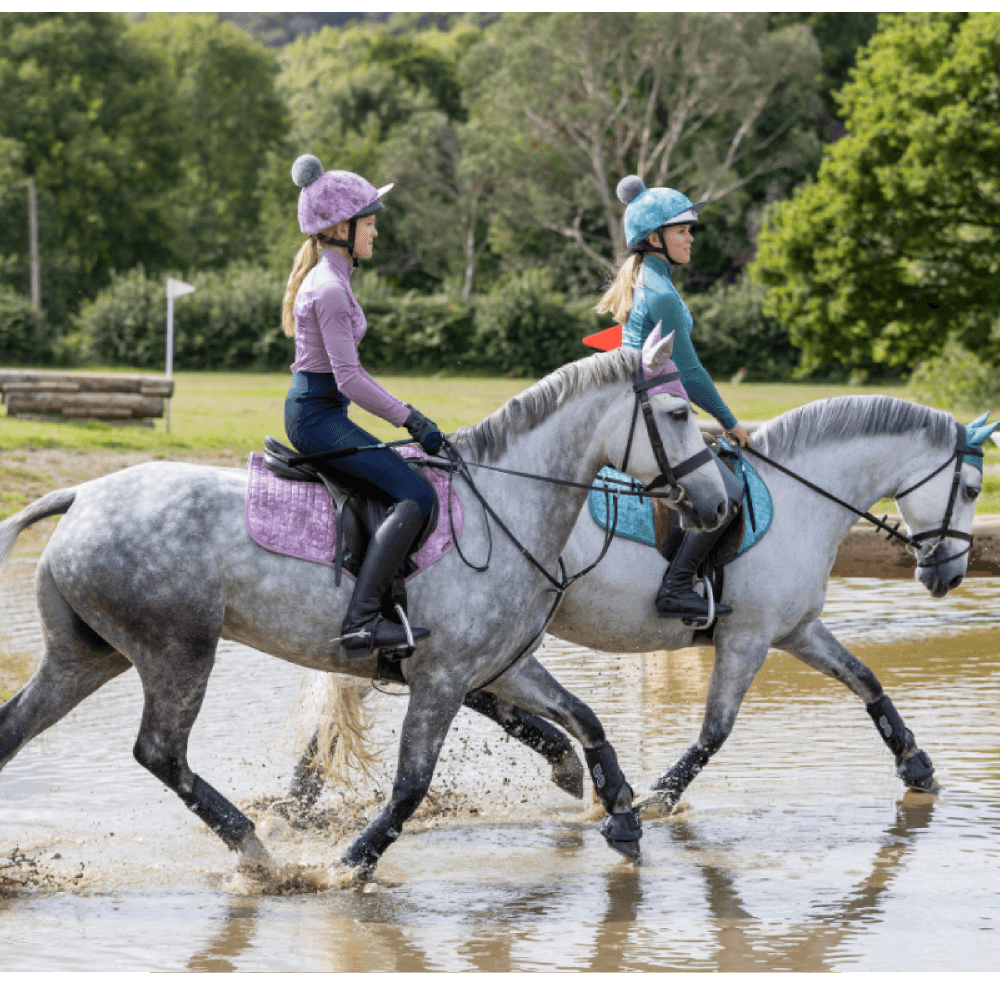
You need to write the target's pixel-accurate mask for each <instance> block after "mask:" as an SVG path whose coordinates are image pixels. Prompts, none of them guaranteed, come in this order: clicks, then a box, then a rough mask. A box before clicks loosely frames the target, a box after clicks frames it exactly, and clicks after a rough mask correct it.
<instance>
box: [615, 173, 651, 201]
mask: <svg viewBox="0 0 1000 1000" xmlns="http://www.w3.org/2000/svg"><path fill="white" fill-rule="evenodd" d="M645 190H646V185H645V184H643V183H642V178H641V177H640V176H639V175H638V174H629V175H628V177H623V178H622V179H621V180H620V181H619V182H618V187H616V188H615V194H616V195H618V200H619V201H620V202H621V203H622V204H623V205H627V204H628V203H629V202H631V201H633V200H634V199H635V198H638V197H639V195H641V194H642V192H643V191H645Z"/></svg>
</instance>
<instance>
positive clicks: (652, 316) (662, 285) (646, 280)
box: [622, 255, 737, 431]
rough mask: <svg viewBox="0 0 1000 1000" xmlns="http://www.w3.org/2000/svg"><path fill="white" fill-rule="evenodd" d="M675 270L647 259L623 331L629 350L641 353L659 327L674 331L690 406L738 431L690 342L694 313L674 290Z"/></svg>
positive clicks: (675, 355)
mask: <svg viewBox="0 0 1000 1000" xmlns="http://www.w3.org/2000/svg"><path fill="white" fill-rule="evenodd" d="M673 270H674V269H673V268H672V267H671V266H670V265H669V264H668V263H667V262H666V261H665V260H663V259H662V258H661V257H655V256H652V255H650V256H647V257H646V259H645V261H644V262H643V265H642V270H641V271H640V272H639V283H638V284H637V285H636V288H635V294H634V297H633V300H632V309H631V311H630V312H629V314H628V322H627V323H626V324H625V325H624V328H623V330H622V343H623V344H624V345H625V346H626V347H634V348H635V349H636V350H637V351H641V350H642V345H643V344H645V343H646V338H647V337H648V336H649V335H650V334H651V333H652V332H653V328H654V327H655V326H656V324H657V323H662V324H663V335H664V336H666V335H667V334H669V333H670V331H671V330H673V331H674V352H673V358H674V364H675V365H677V370H678V372H680V376H681V383H682V384H683V386H684V389H685V391H686V392H687V394H688V396H690V397H691V402H692V403H694V404H695V405H696V406H700V407H701V408H702V409H703V410H705V411H706V412H708V413H710V414H711V415H712V416H713V417H715V419H716V420H718V421H719V423H720V424H721V425H722V427H723V428H724V429H725V430H727V431H728V430H729V429H730V428H732V427H735V426H736V424H737V420H736V417H734V416H733V414H732V412H731V411H730V409H729V407H728V406H726V404H725V403H724V402H723V401H722V397H721V396H720V395H719V393H718V390H717V389H716V388H715V385H714V384H713V382H712V379H711V376H709V374H708V372H707V371H705V367H704V365H702V363H701V362H700V361H699V360H698V355H697V353H696V352H695V349H694V344H693V343H692V342H691V328H692V326H693V325H694V323H693V321H692V319H691V312H690V310H689V309H688V307H687V306H686V305H685V304H684V300H683V299H682V298H681V297H680V295H679V294H678V293H677V289H676V288H674V283H673V281H672V280H671V275H672V274H673Z"/></svg>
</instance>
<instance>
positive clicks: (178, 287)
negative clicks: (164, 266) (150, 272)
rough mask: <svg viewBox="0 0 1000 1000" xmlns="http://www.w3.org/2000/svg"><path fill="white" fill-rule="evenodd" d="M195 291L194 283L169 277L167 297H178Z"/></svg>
mask: <svg viewBox="0 0 1000 1000" xmlns="http://www.w3.org/2000/svg"><path fill="white" fill-rule="evenodd" d="M193 291H194V285H189V284H188V283H187V282H186V281H178V280H177V279H176V278H167V298H168V299H176V298H178V297H179V296H181V295H187V294H188V292H193Z"/></svg>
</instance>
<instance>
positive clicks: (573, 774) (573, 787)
mask: <svg viewBox="0 0 1000 1000" xmlns="http://www.w3.org/2000/svg"><path fill="white" fill-rule="evenodd" d="M584 774H586V771H584V769H583V764H582V763H581V762H580V758H579V757H578V756H577V754H576V751H575V750H573V749H569V750H567V751H566V756H565V757H563V759H562V760H561V761H559V763H558V764H553V765H552V783H553V784H554V785H555V786H556V787H557V788H561V789H562V790H563V791H564V792H566V793H567V794H568V795H572V796H573V798H574V799H582V798H583V776H584Z"/></svg>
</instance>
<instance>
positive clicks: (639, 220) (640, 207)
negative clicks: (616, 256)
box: [619, 178, 708, 250]
mask: <svg viewBox="0 0 1000 1000" xmlns="http://www.w3.org/2000/svg"><path fill="white" fill-rule="evenodd" d="M636 179H637V180H638V178H636ZM640 183H641V182H640ZM623 184H624V182H623ZM623 184H620V185H619V187H620V188H621V187H622V186H623ZM707 204H708V202H707V201H700V202H698V204H697V205H695V204H694V203H692V201H691V199H690V198H688V196H687V195H684V194H681V192H680V191H675V190H674V189H673V188H647V187H645V186H644V187H643V188H642V190H641V191H640V192H639V193H638V194H637V195H636V196H635V197H634V198H632V200H631V201H629V203H628V207H627V208H626V209H625V217H624V219H623V222H624V225H625V242H626V244H627V245H628V247H629V249H630V250H631V249H632V248H633V247H635V246H636V245H637V244H639V243H641V242H642V241H643V240H644V239H645V238H646V237H647V236H649V234H650V233H655V232H656V230H657V229H659V228H660V226H680V225H683V224H684V223H686V222H697V221H698V209H699V208H702V207H703V206H704V205H707Z"/></svg>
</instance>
